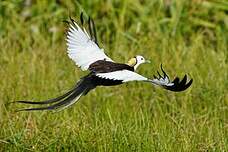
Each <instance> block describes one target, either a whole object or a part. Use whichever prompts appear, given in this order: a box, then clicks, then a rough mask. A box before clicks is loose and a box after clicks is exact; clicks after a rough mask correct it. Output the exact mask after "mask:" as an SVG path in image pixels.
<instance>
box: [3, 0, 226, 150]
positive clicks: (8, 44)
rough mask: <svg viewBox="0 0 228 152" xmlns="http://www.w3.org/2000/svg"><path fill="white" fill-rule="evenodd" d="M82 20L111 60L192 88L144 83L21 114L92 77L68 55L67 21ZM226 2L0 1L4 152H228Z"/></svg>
mask: <svg viewBox="0 0 228 152" xmlns="http://www.w3.org/2000/svg"><path fill="white" fill-rule="evenodd" d="M81 11H84V13H85V14H87V15H91V16H92V17H93V18H94V20H95V22H96V25H97V31H98V39H99V42H100V44H101V46H102V47H103V48H104V49H105V51H106V52H107V54H108V55H109V56H110V57H111V58H113V59H114V60H115V61H118V62H126V61H127V60H128V59H129V58H131V57H133V56H134V55H136V54H141V55H143V56H145V57H146V58H147V59H150V60H151V61H152V64H150V65H149V64H148V65H146V64H145V65H142V66H141V67H140V68H139V70H138V72H139V73H140V74H142V75H145V76H147V77H152V75H153V74H155V72H156V70H157V69H159V66H160V64H161V63H163V66H164V68H165V70H166V71H167V72H168V74H169V75H170V76H171V77H174V76H176V75H178V76H183V75H184V74H185V73H187V74H188V75H189V76H190V77H191V78H193V79H194V81H193V85H192V86H191V88H190V89H188V90H187V91H185V92H182V93H173V92H169V91H166V90H162V89H161V88H158V87H154V86H151V84H145V83H137V82H134V83H129V84H124V85H122V86H116V87H106V88H104V87H99V88H97V89H96V90H95V91H92V92H90V93H89V94H88V95H87V96H86V97H83V98H82V99H81V100H80V102H78V103H77V104H76V105H74V106H73V107H72V108H70V109H68V110H65V111H62V112H58V113H52V112H20V113H15V112H14V110H16V109H18V108H22V107H23V105H15V104H9V102H11V101H15V100H22V99H24V100H35V101H37V100H45V99H48V98H52V97H56V96H58V95H59V94H62V93H64V92H66V91H67V90H68V89H69V88H71V87H72V86H73V85H74V84H75V82H76V81H77V80H78V79H79V78H80V77H81V76H83V75H85V74H86V73H83V72H81V71H80V69H79V68H77V67H75V65H74V63H73V62H72V61H71V60H69V58H68V57H67V55H66V44H65V43H66V42H65V31H66V30H67V25H66V24H64V23H63V22H62V21H63V20H66V19H69V18H68V17H69V15H70V16H72V17H73V18H75V19H76V20H78V19H79V14H80V12H81ZM227 13H228V2H227V1H226V0H191V1H189V0H144V1H143V0H124V1H122V0H115V1H114V0H113V1H111V0H108V1H105V0H93V1H84V0H81V1H76V0H72V1H70V0H67V1H63V0H58V1H57V0H56V1H54V0H52V1H49V2H47V1H38V0H25V1H23V0H11V1H3V0H1V1H0V66H1V68H0V78H1V80H0V151H14V152H16V151H228V119H227V118H228V75H227V72H228V64H227V62H228V61H227V57H228V47H227V46H228V45H227V44H228V15H227Z"/></svg>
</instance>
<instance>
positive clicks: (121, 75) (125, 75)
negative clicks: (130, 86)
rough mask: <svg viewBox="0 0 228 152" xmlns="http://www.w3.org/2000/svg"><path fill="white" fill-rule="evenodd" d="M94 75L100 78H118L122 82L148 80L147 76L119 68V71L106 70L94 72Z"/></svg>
mask: <svg viewBox="0 0 228 152" xmlns="http://www.w3.org/2000/svg"><path fill="white" fill-rule="evenodd" d="M95 75H96V76H98V77H100V78H104V79H109V80H119V81H122V82H129V81H149V79H148V78H146V77H144V76H142V75H140V74H138V73H135V72H132V71H129V70H120V71H114V72H108V73H96V74H95Z"/></svg>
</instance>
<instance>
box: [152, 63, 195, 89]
mask: <svg viewBox="0 0 228 152" xmlns="http://www.w3.org/2000/svg"><path fill="white" fill-rule="evenodd" d="M161 70H162V73H163V76H162V75H161V74H160V73H159V72H158V71H157V73H158V76H155V75H154V79H153V80H151V82H152V83H154V84H156V85H159V86H161V87H163V88H164V89H166V90H170V91H174V92H180V91H184V90H186V89H187V88H189V87H190V86H191V84H192V82H193V79H191V80H189V81H188V82H187V75H185V76H184V78H183V79H182V80H181V81H180V78H179V77H176V78H175V79H174V80H173V81H170V79H169V76H168V75H167V74H166V73H165V71H164V70H163V68H162V65H161Z"/></svg>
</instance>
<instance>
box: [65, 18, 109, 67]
mask: <svg viewBox="0 0 228 152" xmlns="http://www.w3.org/2000/svg"><path fill="white" fill-rule="evenodd" d="M81 22H82V25H83V23H84V21H83V14H81ZM68 23H69V30H68V32H67V39H66V40H67V46H68V47H67V52H68V56H69V57H70V58H71V59H72V60H73V61H74V62H75V63H76V65H77V66H78V67H80V68H81V69H82V70H83V71H85V70H87V69H88V68H89V65H90V64H92V63H94V62H95V61H98V60H106V61H111V62H113V61H112V60H111V59H110V58H109V57H108V56H106V54H105V53H104V50H103V49H100V48H99V47H98V45H97V39H96V30H95V24H94V22H93V20H92V19H90V18H89V20H88V26H89V33H90V35H89V34H88V33H87V31H86V29H85V28H84V27H83V30H82V28H81V27H80V26H79V25H78V24H77V23H76V22H75V21H74V20H73V19H71V22H68Z"/></svg>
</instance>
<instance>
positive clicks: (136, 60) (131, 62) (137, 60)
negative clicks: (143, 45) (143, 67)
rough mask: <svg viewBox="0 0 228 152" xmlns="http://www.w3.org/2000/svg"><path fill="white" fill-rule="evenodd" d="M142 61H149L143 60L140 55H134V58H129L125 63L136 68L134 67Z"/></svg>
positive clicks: (147, 61)
mask: <svg viewBox="0 0 228 152" xmlns="http://www.w3.org/2000/svg"><path fill="white" fill-rule="evenodd" d="M142 63H150V61H149V60H145V58H144V57H143V56H141V55H136V56H135V57H134V58H131V59H130V60H129V61H128V63H127V64H128V65H129V66H131V67H134V69H135V70H136V68H137V67H138V66H139V65H140V64H142Z"/></svg>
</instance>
